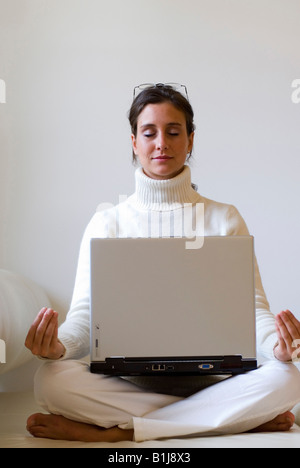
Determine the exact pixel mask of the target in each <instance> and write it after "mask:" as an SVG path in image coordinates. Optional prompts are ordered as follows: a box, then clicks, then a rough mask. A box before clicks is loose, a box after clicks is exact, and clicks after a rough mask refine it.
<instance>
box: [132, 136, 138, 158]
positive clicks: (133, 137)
mask: <svg viewBox="0 0 300 468" xmlns="http://www.w3.org/2000/svg"><path fill="white" fill-rule="evenodd" d="M131 142H132V149H133V152H134V154H135V155H136V156H137V147H136V137H135V135H134V134H133V133H132V134H131Z"/></svg>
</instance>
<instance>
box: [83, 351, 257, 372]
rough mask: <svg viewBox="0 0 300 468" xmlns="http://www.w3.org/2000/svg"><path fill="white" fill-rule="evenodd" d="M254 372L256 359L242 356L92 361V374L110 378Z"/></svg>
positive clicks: (119, 358) (120, 358)
mask: <svg viewBox="0 0 300 468" xmlns="http://www.w3.org/2000/svg"><path fill="white" fill-rule="evenodd" d="M255 369H257V360H256V359H243V358H242V356H205V357H184V358H183V357H180V358H176V357H175V358H174V357H172V358H167V357H166V358H163V357H161V358H158V357H156V358H124V357H112V358H107V359H106V360H105V361H101V362H92V363H91V366H90V371H91V372H92V373H94V374H105V375H113V376H120V377H122V376H141V375H153V376H154V375H155V376H158V375H159V376H170V375H173V376H174V375H182V376H184V375H186V376H188V375H198V376H199V375H222V374H229V375H230V374H231V375H237V374H243V373H245V372H249V371H252V370H255Z"/></svg>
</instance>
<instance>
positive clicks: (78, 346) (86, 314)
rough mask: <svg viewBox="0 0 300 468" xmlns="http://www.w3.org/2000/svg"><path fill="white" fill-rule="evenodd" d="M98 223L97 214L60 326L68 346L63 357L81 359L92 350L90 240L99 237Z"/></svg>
mask: <svg viewBox="0 0 300 468" xmlns="http://www.w3.org/2000/svg"><path fill="white" fill-rule="evenodd" d="M96 225H97V222H96V215H95V217H94V218H92V220H91V222H90V223H89V225H88V226H87V228H86V230H85V233H84V236H83V239H82V242H81V246H80V251H79V259H78V266H77V272H76V279H75V286H74V291H73V297H72V301H71V306H70V310H69V312H68V314H67V317H66V320H65V322H64V323H63V324H62V325H61V326H60V327H59V331H58V338H59V340H60V341H61V342H62V344H63V345H64V346H65V348H66V353H65V355H64V356H63V357H62V359H81V358H83V357H84V356H87V355H88V354H89V352H90V241H91V238H92V237H97V236H96V235H95V232H96V231H97V228H96ZM98 237H99V235H98Z"/></svg>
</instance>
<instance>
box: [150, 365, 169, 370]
mask: <svg viewBox="0 0 300 468" xmlns="http://www.w3.org/2000/svg"><path fill="white" fill-rule="evenodd" d="M152 370H153V371H165V370H166V366H165V365H164V364H152Z"/></svg>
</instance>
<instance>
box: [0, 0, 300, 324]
mask: <svg viewBox="0 0 300 468" xmlns="http://www.w3.org/2000/svg"><path fill="white" fill-rule="evenodd" d="M299 17H300V2H299V0H187V1H185V2H183V1H182V0H151V1H148V0H147V1H146V0H112V1H106V0H0V78H1V79H2V80H5V83H6V94H7V96H6V100H7V102H6V104H0V155H1V156H0V268H5V269H10V270H14V271H16V272H18V273H21V274H23V275H25V276H27V277H29V278H30V279H32V280H34V281H36V282H37V283H38V284H40V285H41V286H43V287H44V288H45V290H46V292H47V294H48V295H49V296H50V298H51V300H52V303H53V305H54V306H55V307H56V308H57V310H58V311H60V312H62V313H65V312H66V311H67V309H68V304H69V301H70V299H71V294H72V288H73V283H74V276H75V269H76V263H77V255H78V249H79V244H80V240H81V237H82V234H83V230H84V228H85V226H86V224H87V222H88V221H89V219H90V217H91V216H92V214H93V213H94V210H95V209H96V206H97V205H98V204H99V203H101V202H113V203H117V202H118V199H119V194H127V195H130V194H131V193H132V191H133V190H134V185H133V183H134V168H133V167H132V165H131V149H130V129H129V125H128V122H127V111H128V109H129V107H130V104H131V100H132V90H133V87H134V86H135V85H136V84H140V83H144V82H154V83H156V82H169V81H176V82H180V83H184V84H186V85H187V87H188V90H189V95H190V99H191V102H192V105H193V107H194V109H195V114H196V124H197V137H196V144H195V152H194V162H193V166H192V171H193V181H194V182H195V183H197V184H198V186H199V191H200V192H201V193H202V194H203V195H204V196H207V197H210V198H213V199H216V200H219V201H223V202H229V203H232V204H234V205H236V206H237V207H238V208H239V210H240V211H241V213H242V214H243V216H244V217H245V219H246V221H247V223H248V226H249V228H250V230H251V232H252V233H253V234H254V235H255V237H256V250H257V256H258V260H259V263H260V267H261V272H262V276H263V281H264V284H265V289H266V292H267V295H268V298H269V300H270V302H271V305H272V308H273V310H274V312H275V313H277V312H279V310H280V309H282V308H291V309H292V310H293V311H294V312H295V313H296V314H298V316H300V296H299V294H298V291H299V287H298V281H299V268H300V267H299V265H300V251H299V245H298V237H299V232H300V216H299V200H300V185H299V172H300V171H299V169H300V166H299V164H300V163H299V160H300V151H299V150H300V134H299V128H300V127H299V123H300V104H295V103H293V102H292V99H291V95H292V92H293V88H292V82H293V80H295V79H297V78H300V48H299V44H300V28H299Z"/></svg>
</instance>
